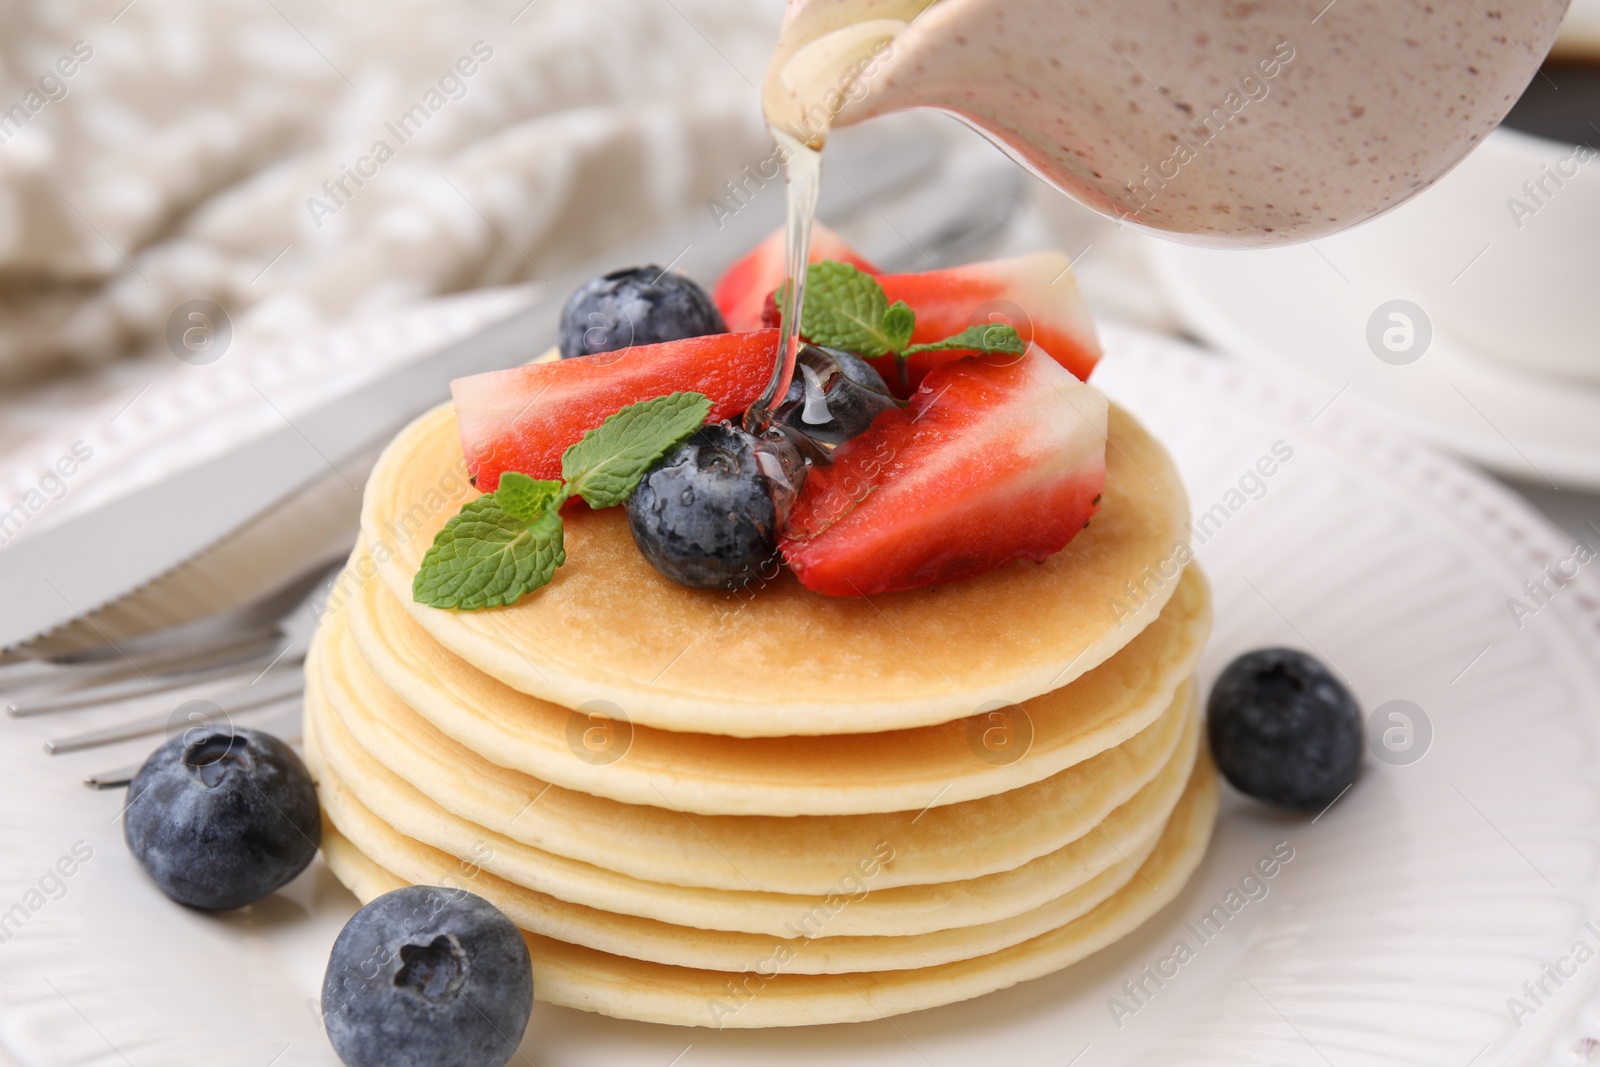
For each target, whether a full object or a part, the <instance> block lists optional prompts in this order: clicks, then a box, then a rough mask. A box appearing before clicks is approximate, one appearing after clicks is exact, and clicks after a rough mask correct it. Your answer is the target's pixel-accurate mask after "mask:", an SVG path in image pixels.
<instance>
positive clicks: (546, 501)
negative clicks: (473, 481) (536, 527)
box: [494, 471, 562, 523]
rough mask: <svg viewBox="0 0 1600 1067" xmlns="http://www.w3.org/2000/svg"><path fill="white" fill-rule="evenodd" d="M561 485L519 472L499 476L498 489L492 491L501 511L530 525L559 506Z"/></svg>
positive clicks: (509, 472) (508, 472)
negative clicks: (553, 507) (552, 507)
mask: <svg viewBox="0 0 1600 1067" xmlns="http://www.w3.org/2000/svg"><path fill="white" fill-rule="evenodd" d="M560 497H561V483H560V482H552V481H544V480H541V479H537V478H530V477H528V476H527V475H526V474H523V473H522V472H521V471H506V472H505V473H504V474H502V475H500V488H498V489H496V490H495V491H494V499H495V502H496V503H498V504H499V505H500V508H501V510H502V511H504V512H505V513H506V514H507V515H510V516H511V517H512V518H513V519H517V520H518V521H520V522H525V523H531V522H533V520H535V519H537V518H538V517H539V516H540V515H543V514H544V513H545V512H546V511H549V510H550V508H551V506H552V505H554V506H557V507H559V506H560V504H561V502H562V501H561V500H560V499H559V498H560Z"/></svg>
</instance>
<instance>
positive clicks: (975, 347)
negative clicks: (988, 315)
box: [904, 322, 1028, 356]
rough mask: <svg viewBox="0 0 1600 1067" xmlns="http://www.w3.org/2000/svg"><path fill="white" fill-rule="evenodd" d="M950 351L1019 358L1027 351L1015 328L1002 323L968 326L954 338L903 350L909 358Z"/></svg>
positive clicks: (1026, 346)
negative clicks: (923, 353)
mask: <svg viewBox="0 0 1600 1067" xmlns="http://www.w3.org/2000/svg"><path fill="white" fill-rule="evenodd" d="M950 349H962V350H971V351H974V352H1002V353H1005V354H1006V355H1011V356H1020V355H1022V353H1023V352H1025V351H1027V349H1028V345H1027V342H1025V341H1023V339H1022V337H1021V335H1019V334H1018V333H1017V331H1016V327H1014V326H1007V325H1004V324H1003V323H998V322H991V323H986V324H984V325H981V326H968V327H967V328H966V329H965V330H962V331H961V332H960V333H958V334H956V335H955V336H954V337H946V338H945V339H944V340H943V341H935V342H934V343H933V344H929V345H912V346H911V347H910V348H908V349H906V350H905V353H904V354H905V355H907V356H909V355H912V354H914V353H917V352H938V351H948V350H950Z"/></svg>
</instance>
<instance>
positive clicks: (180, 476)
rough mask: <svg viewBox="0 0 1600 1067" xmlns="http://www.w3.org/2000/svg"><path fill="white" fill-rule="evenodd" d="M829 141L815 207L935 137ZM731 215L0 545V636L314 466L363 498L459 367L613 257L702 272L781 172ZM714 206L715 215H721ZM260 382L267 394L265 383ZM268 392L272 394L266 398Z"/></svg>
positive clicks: (714, 269) (134, 571)
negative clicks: (374, 460) (374, 463)
mask: <svg viewBox="0 0 1600 1067" xmlns="http://www.w3.org/2000/svg"><path fill="white" fill-rule="evenodd" d="M843 134H844V135H841V136H839V137H838V138H836V140H835V143H834V144H833V145H831V146H830V152H829V159H828V171H829V173H830V175H837V176H838V178H839V180H837V181H834V182H831V183H829V184H828V185H827V187H826V188H825V189H824V193H823V197H822V201H821V204H820V208H819V214H820V215H822V216H823V217H830V216H832V215H836V214H842V213H845V212H846V211H847V210H850V209H854V210H861V209H862V208H863V207H864V206H865V207H870V206H871V201H872V199H873V198H874V197H876V196H878V195H880V194H884V193H887V192H889V191H891V190H893V189H895V188H897V187H900V186H904V185H906V184H908V183H910V182H912V181H914V180H916V179H917V178H918V177H919V176H923V175H926V174H928V173H929V172H930V171H932V170H934V169H936V164H937V161H938V158H939V156H940V155H941V152H942V144H941V142H940V141H939V140H938V139H937V138H934V137H929V136H926V135H924V136H915V135H913V134H907V133H898V134H897V133H896V132H894V131H892V130H891V131H889V132H888V133H887V134H885V132H884V131H882V130H878V131H872V132H871V134H870V135H863V131H843ZM743 191H744V193H745V194H746V195H747V196H748V199H745V200H743V202H742V203H739V204H738V207H737V210H736V211H735V212H734V213H733V214H731V215H729V214H726V213H713V212H711V211H709V210H707V211H704V212H697V213H696V214H695V216H693V217H691V219H690V220H688V221H687V222H684V223H681V224H679V225H676V226H669V227H664V228H662V229H660V230H658V231H656V232H654V233H652V234H650V235H648V236H646V237H643V238H641V239H639V240H637V241H634V242H629V243H627V244H625V245H623V246H622V247H620V248H615V249H612V250H611V251H609V252H607V253H606V254H605V255H604V256H603V257H597V259H596V260H595V261H591V262H590V263H587V264H585V265H583V266H581V267H579V268H577V269H574V270H572V271H569V272H565V273H564V274H562V275H560V276H559V277H556V278H553V279H552V280H551V282H550V283H549V284H546V285H541V286H540V287H539V288H538V289H537V290H536V297H535V299H534V301H533V302H532V303H531V304H529V305H528V306H527V307H525V308H523V309H521V310H519V311H517V312H515V313H514V314H512V315H511V316H509V317H508V318H506V319H504V320H503V321H501V322H498V323H495V324H493V325H491V326H489V327H488V328H486V329H484V330H482V331H480V332H478V333H476V334H474V335H472V336H470V337H467V338H465V339H463V340H461V341H458V342H456V343H454V344H451V345H448V346H446V347H445V348H443V349H441V350H439V351H438V352H436V353H434V354H432V355H430V356H426V357H424V358H422V359H420V360H416V361H414V362H412V363H409V364H407V365H405V366H402V367H399V368H396V369H395V370H393V371H390V372H388V373H387V374H385V375H384V376H382V377H381V378H379V379H377V380H375V381H372V382H370V383H368V384H367V385H365V386H363V387H361V388H359V389H357V390H355V391H354V392H351V393H348V394H346V395H343V396H338V397H334V398H331V399H329V400H327V401H324V402H323V403H321V404H320V405H319V406H317V407H315V408H313V409H312V410H310V411H308V412H305V413H303V414H301V415H298V416H297V417H296V418H295V419H294V420H293V421H292V422H291V421H289V420H288V419H285V420H284V424H283V425H282V426H280V427H278V428H277V429H275V430H273V431H270V432H268V433H266V434H265V435H262V436H260V437H257V438H254V439H252V440H249V441H247V442H244V443H241V444H238V445H236V446H233V447H231V448H229V449H227V450H225V451H224V452H222V453H221V454H218V455H216V456H213V457H210V458H207V459H204V460H202V461H200V462H198V463H196V464H195V465H193V466H191V467H189V468H186V469H185V470H183V471H181V472H179V473H177V474H175V475H173V476H170V477H167V478H165V479H163V480H161V481H159V482H156V483H153V484H151V485H149V486H145V487H141V488H139V489H137V490H133V491H131V492H129V493H126V494H124V495H122V496H119V497H115V498H113V499H111V500H108V501H106V502H105V503H103V504H101V505H99V506H97V507H95V508H92V509H90V510H88V511H86V512H83V513H81V514H79V515H76V516H72V517H70V518H67V519H65V520H63V521H62V522H60V523H58V524H56V525H55V526H53V527H52V528H51V529H50V530H48V531H45V532H42V533H41V534H39V535H38V536H35V537H31V538H27V539H24V540H21V541H19V542H17V543H15V544H12V545H10V546H7V547H6V548H4V549H0V649H5V650H8V651H9V650H12V649H13V648H14V647H15V646H16V645H17V644H18V643H19V642H23V641H27V640H30V639H32V638H35V637H37V636H39V635H43V634H48V633H50V632H51V631H52V630H55V629H56V628H58V627H60V626H63V625H66V624H68V623H71V622H73V621H77V620H87V621H88V624H89V625H90V626H93V621H92V620H89V619H88V616H89V615H90V614H91V613H92V612H94V611H95V610H96V609H97V608H100V607H102V606H103V605H105V604H108V603H110V602H112V601H114V600H116V599H118V598H119V597H122V596H124V595H126V594H128V593H130V592H132V591H133V590H135V589H138V588H140V587H141V586H143V585H144V584H145V583H148V582H150V581H151V580H153V579H156V578H158V577H159V576H161V575H163V574H166V573H168V572H169V571H171V570H173V568H175V567H178V566H179V565H180V564H182V563H183V562H184V561H185V560H187V559H189V558H191V557H193V556H195V555H196V554H198V553H200V552H202V551H203V550H205V549H206V548H208V547H209V546H211V545H213V544H215V543H216V542H218V541H219V540H221V539H222V538H224V537H226V536H227V535H228V534H229V533H230V532H232V531H235V530H237V529H239V528H240V527H242V526H245V525H246V524H248V523H249V522H250V521H251V520H252V519H254V518H256V517H257V516H260V515H262V514H265V513H267V512H270V511H271V509H272V508H273V506H274V505H275V503H276V502H277V501H279V500H282V499H284V498H286V497H289V496H291V495H293V494H295V493H296V492H297V491H300V490H302V489H303V488H304V487H305V486H307V485H308V484H310V483H312V482H313V481H315V480H316V479H318V478H319V477H322V478H327V477H330V476H334V475H338V476H340V477H341V478H342V479H343V480H345V481H347V482H348V483H349V487H350V490H351V493H352V495H353V496H354V497H356V498H359V493H360V484H361V482H362V480H364V479H363V478H362V475H363V473H364V472H363V471H362V470H361V467H362V466H363V465H362V464H355V465H353V466H351V467H349V468H348V469H347V466H346V465H348V464H350V463H351V460H352V458H353V457H357V456H360V455H362V454H363V453H364V452H366V453H370V450H371V448H372V447H373V445H374V444H375V443H376V442H378V441H381V440H383V439H385V438H387V437H389V436H391V435H393V433H395V432H396V431H397V430H398V429H399V428H400V426H402V425H404V423H406V422H407V421H409V420H410V419H412V418H414V417H415V416H416V415H417V414H419V413H420V412H422V411H424V410H426V409H427V408H428V407H430V406H431V405H433V404H436V403H439V402H440V401H442V400H444V399H447V398H448V396H449V383H450V380H451V379H453V378H458V377H462V376H465V375H468V374H476V373H480V372H483V371H487V370H494V369H497V368H500V367H507V366H512V365H514V364H516V363H520V362H524V361H526V360H527V359H528V358H530V357H532V356H533V355H535V354H537V353H538V352H539V351H541V350H543V349H544V348H546V347H548V345H549V343H550V339H551V338H553V337H554V336H555V334H556V323H557V320H558V317H559V315H560V310H561V303H562V301H563V300H564V299H565V296H566V294H567V293H569V292H571V291H572V289H574V288H575V287H576V286H577V285H579V284H580V283H581V282H583V281H585V280H587V279H588V278H590V277H593V276H594V275H596V274H599V273H602V272H604V271H607V270H611V269H613V268H614V267H615V266H616V264H617V263H619V262H630V263H648V262H659V263H668V264H670V265H671V266H672V267H673V269H676V270H680V271H682V272H683V273H685V274H688V275H690V276H691V277H696V278H699V279H702V280H709V279H711V278H714V277H716V276H717V275H718V274H719V273H720V272H721V271H722V269H724V268H725V267H726V266H727V265H728V264H729V263H731V262H732V261H733V260H734V259H735V258H737V257H738V256H739V255H741V254H743V253H744V252H745V251H747V250H748V249H749V248H751V247H752V246H753V245H754V244H756V243H757V242H758V241H760V240H761V239H762V238H763V237H765V236H766V235H767V234H768V233H769V232H770V231H771V230H772V229H773V228H774V227H775V226H777V225H778V224H779V223H780V222H781V219H782V215H783V196H782V185H781V183H778V182H769V183H768V184H767V185H766V186H764V187H761V188H759V189H756V190H752V189H750V187H749V184H748V183H746V184H745V186H744V187H743ZM718 215H720V217H717V216H718ZM265 395H266V394H263V396H264V397H265ZM267 399H268V401H269V402H270V397H268V398H267Z"/></svg>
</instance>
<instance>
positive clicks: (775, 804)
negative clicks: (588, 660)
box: [323, 549, 1211, 816]
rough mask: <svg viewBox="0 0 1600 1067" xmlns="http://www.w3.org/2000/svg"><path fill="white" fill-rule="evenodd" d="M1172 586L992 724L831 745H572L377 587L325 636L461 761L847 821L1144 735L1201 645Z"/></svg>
mask: <svg viewBox="0 0 1600 1067" xmlns="http://www.w3.org/2000/svg"><path fill="white" fill-rule="evenodd" d="M359 554H360V549H358V550H357V555H358V557H359ZM354 565H355V564H353V566H354ZM1175 584H1176V585H1177V592H1176V593H1174V594H1173V596H1172V597H1171V599H1170V600H1169V602H1168V603H1167V606H1166V607H1165V608H1164V609H1163V611H1162V613H1161V616H1160V617H1159V618H1158V619H1157V620H1156V621H1155V622H1154V623H1152V624H1151V625H1150V626H1148V627H1146V628H1145V629H1144V630H1142V631H1141V632H1140V633H1139V635H1138V636H1137V637H1135V638H1134V639H1133V640H1132V641H1131V642H1129V643H1128V645H1127V646H1126V647H1124V648H1123V649H1122V650H1121V651H1119V652H1118V653H1117V654H1116V655H1115V656H1113V657H1111V659H1109V660H1107V661H1106V662H1105V663H1103V664H1101V665H1100V666H1098V667H1096V668H1095V669H1094V670H1093V671H1091V672H1089V673H1088V674H1087V675H1084V676H1083V677H1081V678H1079V679H1077V680H1076V681H1074V682H1073V683H1072V684H1070V685H1065V686H1062V687H1061V688H1059V689H1056V690H1054V691H1052V692H1050V693H1046V694H1044V695H1043V696H1039V697H1035V698H1033V699H1032V700H1029V701H1026V702H1024V703H1023V704H1020V705H1018V706H1017V707H1015V708H1009V709H1003V710H1002V711H1001V712H1000V713H999V714H983V715H977V716H973V717H971V718H969V719H965V720H961V721H956V722H947V723H942V724H940V725H937V726H927V727H921V728H916V729H909V730H899V731H893V732H889V733H883V734H869V735H843V736H838V737H786V738H729V737H718V736H713V735H706V734H686V733H676V732H672V731H666V730H655V729H651V728H650V727H647V726H641V725H638V724H637V723H635V724H632V725H631V726H628V725H626V724H613V725H611V726H609V727H607V726H605V724H603V723H601V724H599V732H600V734H601V736H602V737H604V738H606V739H608V740H609V741H610V742H611V743H612V747H611V748H608V749H606V750H605V751H603V752H594V751H590V749H589V748H588V747H587V746H586V744H585V741H586V739H587V738H588V736H589V731H590V730H591V728H595V727H596V725H597V724H596V722H594V721H591V720H590V719H589V718H588V717H586V716H584V715H581V714H577V713H574V712H572V711H570V710H568V709H566V708H563V707H560V706H558V705H555V704H551V703H549V702H547V701H544V700H541V699H539V698H537V697H532V696H528V695H526V694H524V693H521V692H518V691H516V690H514V689H511V688H510V687H508V686H506V685H503V684H502V683H500V682H497V681H495V680H494V679H492V678H490V677H489V676H488V675H486V674H482V673H480V672H478V671H475V670H473V669H472V668H471V667H469V666H468V665H467V664H465V663H463V662H462V661H461V659H459V658H458V657H456V656H454V655H451V654H450V653H448V652H446V651H445V650H444V649H442V648H440V647H439V645H438V643H437V642H435V641H434V640H433V639H432V637H430V636H429V634H428V632H427V631H426V630H424V629H423V628H422V627H421V626H419V625H417V623H416V622H415V621H414V620H413V619H412V617H411V615H410V614H409V613H408V612H406V611H405V610H404V609H403V608H402V606H401V605H400V603H399V602H398V601H397V600H396V598H395V597H394V596H392V595H391V594H390V593H389V591H388V590H387V589H386V588H385V587H384V586H383V584H382V583H380V582H377V581H366V582H364V583H363V582H359V580H358V577H357V579H352V581H351V583H349V584H348V585H347V586H346V589H347V596H346V598H345V599H344V600H343V602H342V604H341V605H340V606H337V607H335V608H334V609H332V610H330V611H329V613H328V615H327V616H326V617H325V618H324V620H323V626H324V627H325V628H326V627H335V628H336V627H338V626H340V625H342V624H343V620H342V619H341V616H346V617H348V624H349V626H350V628H351V631H352V634H353V636H354V637H355V640H356V645H357V647H358V648H359V649H360V652H361V657H362V659H363V660H364V661H365V662H366V664H367V666H369V667H370V668H371V671H372V674H373V675H375V676H376V682H377V683H379V684H381V686H382V687H385V688H387V689H389V690H391V691H393V692H394V693H395V694H396V695H397V696H399V698H400V699H401V700H402V701H403V702H404V703H405V704H406V705H407V706H408V707H410V708H412V709H413V710H414V711H416V712H417V714H419V715H420V716H421V717H422V718H424V719H426V720H428V721H429V722H430V723H432V724H433V725H434V726H435V727H437V728H438V730H439V731H440V732H441V733H443V734H445V735H446V736H448V737H450V738H451V739H453V740H454V741H457V742H459V743H460V744H461V745H462V746H463V747H465V748H467V749H469V750H471V751H473V752H476V753H478V754H480V755H481V756H483V757H484V758H485V759H487V760H489V761H491V762H494V763H497V764H499V765H501V766H503V767H508V768H511V769H513V770H517V771H521V772H523V773H525V774H528V775H531V776H533V777H534V778H538V779H540V780H541V781H544V782H551V783H554V784H555V785H557V786H560V787H563V788H566V789H572V790H577V791H579V792H584V793H589V794H592V795H595V796H601V797H607V798H609V799H612V800H618V801H621V802H623V803H627V804H650V805H655V806H658V807H665V808H671V809H675V810H680V811H686V812H694V813H697V814H705V815H782V816H788V815H855V814H863V813H869V812H885V811H907V810H921V809H922V808H924V807H926V806H928V805H930V804H931V805H947V804H958V803H961V802H963V801H968V800H974V799H977V798H980V797H986V796H992V795H994V794H997V793H1002V792H1007V791H1010V790H1013V789H1018V788H1021V787H1022V786H1025V785H1029V784H1032V783H1034V782H1038V781H1041V780H1043V779H1045V778H1048V777H1050V776H1052V775H1055V774H1058V773H1060V772H1061V771H1062V770H1064V769H1065V768H1067V767H1071V766H1073V765H1074V764H1077V763H1081V762H1083V761H1084V760H1087V759H1089V758H1091V757H1093V756H1094V755H1096V754H1097V753H1100V752H1103V751H1105V750H1107V749H1109V748H1113V747H1115V746H1117V745H1120V744H1122V743H1123V742H1124V741H1126V740H1127V739H1128V738H1130V737H1132V736H1134V735H1135V734H1137V733H1139V732H1140V731H1141V730H1144V729H1145V728H1146V727H1148V726H1149V725H1150V724H1151V723H1152V722H1154V721H1155V720H1156V718H1157V717H1159V716H1160V714H1161V713H1162V712H1163V711H1164V710H1166V708H1167V707H1169V706H1170V705H1171V703H1172V701H1173V697H1174V694H1175V693H1176V691H1177V689H1178V687H1179V686H1180V685H1182V684H1183V683H1184V681H1185V680H1186V679H1187V678H1188V677H1189V676H1190V674H1192V673H1193V671H1194V668H1195V664H1196V663H1197V662H1198V661H1199V658H1200V653H1201V651H1202V650H1203V648H1204V646H1205V640H1206V637H1207V635H1208V634H1209V633H1210V627H1211V595H1210V590H1209V589H1208V588H1207V586H1206V583H1205V579H1204V578H1203V577H1202V576H1201V574H1200V573H1199V570H1198V568H1196V567H1194V566H1190V567H1189V568H1187V569H1186V570H1185V572H1184V574H1183V577H1182V578H1181V579H1180V580H1179V581H1177V582H1176V583H1175ZM346 680H347V681H348V682H349V684H350V685H351V686H352V688H353V691H354V692H355V693H357V694H364V693H366V692H368V691H369V690H375V685H374V682H373V681H372V680H371V679H367V678H365V677H364V676H363V675H362V674H361V672H360V671H359V670H351V671H350V672H349V673H348V674H347V675H346ZM378 699H381V697H380V698H378ZM979 707H980V704H978V703H974V704H973V705H971V706H970V708H969V710H973V711H975V710H978V708H979ZM985 710H986V711H987V709H985ZM1008 734H1009V744H1006V745H1003V746H998V750H997V743H996V742H997V739H998V740H999V741H1006V740H1008ZM1018 753H1023V754H1022V755H1020V756H1019V755H1018ZM619 754H620V758H619Z"/></svg>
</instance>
